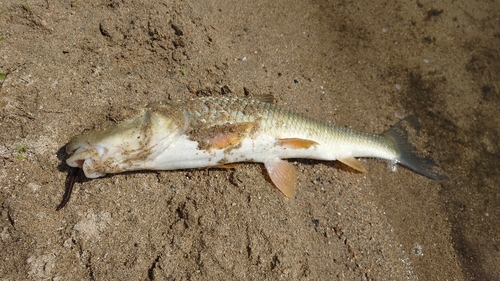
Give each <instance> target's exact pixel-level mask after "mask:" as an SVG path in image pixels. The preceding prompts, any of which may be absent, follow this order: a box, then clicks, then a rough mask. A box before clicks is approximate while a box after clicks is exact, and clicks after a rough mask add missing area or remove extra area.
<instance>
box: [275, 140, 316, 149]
mask: <svg viewBox="0 0 500 281" xmlns="http://www.w3.org/2000/svg"><path fill="white" fill-rule="evenodd" d="M317 144H318V143H317V142H315V141H313V140H306V139H299V138H288V139H278V140H277V141H276V145H279V146H281V147H284V148H290V149H301V148H309V147H311V146H315V145H317Z"/></svg>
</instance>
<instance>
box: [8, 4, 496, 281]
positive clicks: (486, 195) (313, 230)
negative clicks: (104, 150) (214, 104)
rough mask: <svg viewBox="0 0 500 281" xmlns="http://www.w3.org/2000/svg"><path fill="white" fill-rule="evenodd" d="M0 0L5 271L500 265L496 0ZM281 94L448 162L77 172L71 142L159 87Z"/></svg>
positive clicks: (344, 272)
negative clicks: (292, 186)
mask: <svg viewBox="0 0 500 281" xmlns="http://www.w3.org/2000/svg"><path fill="white" fill-rule="evenodd" d="M86 2H88V1H52V0H28V1H27V2H26V1H21V0H19V1H5V0H0V38H2V41H0V73H5V74H6V77H3V78H0V87H1V88H0V132H1V135H0V165H1V169H0V202H1V209H0V217H1V221H0V241H1V242H0V243H1V244H0V245H1V252H0V257H1V259H0V277H1V278H0V279H1V280H27V279H31V280H228V278H231V279H232V280H243V279H247V280H281V279H283V280H296V279H301V280H418V279H419V280H499V279H500V271H499V270H498V264H500V191H499V182H500V173H499V172H500V165H499V160H500V145H499V139H500V129H499V128H500V115H499V114H498V109H499V108H500V107H499V105H500V82H499V81H500V80H499V77H500V20H499V17H500V5H499V4H498V1H481V0H478V1H449V0H448V1H441V2H437V3H436V2H435V1H428V0H419V1H395V0H384V1H381V0H373V1H325V0H316V1H283V0H273V1H266V0H257V1H253V3H248V2H252V1H227V0H225V1H215V0H212V1H194V0H187V1H180V0H166V1H158V0H153V1H129V0H123V1H122V0H111V1H91V2H90V3H86ZM225 85H227V87H228V88H229V89H230V90H231V93H226V95H229V96H244V95H245V93H247V94H254V95H255V94H269V93H271V94H273V95H274V96H275V97H276V99H277V103H278V104H279V105H281V106H284V107H286V108H289V109H293V110H295V111H297V112H301V113H304V114H308V115H311V116H314V117H317V118H319V119H322V120H327V121H330V122H333V123H336V124H338V125H341V126H348V127H351V128H354V129H357V130H361V131H366V132H374V133H381V132H383V131H385V130H387V129H388V128H389V127H390V126H391V125H393V124H395V123H397V122H398V121H399V120H400V119H401V118H404V117H405V116H408V115H412V114H413V115H416V116H417V117H418V118H419V120H420V128H419V130H415V131H412V132H411V134H410V139H411V140H412V142H413V143H414V144H415V145H416V146H417V147H418V148H419V150H420V151H422V153H424V154H425V155H427V156H429V157H431V158H433V159H435V160H436V162H437V163H438V164H439V165H440V167H441V168H442V169H443V171H444V172H445V173H446V174H447V175H448V179H447V180H442V181H434V180H430V179H427V178H424V177H422V176H420V175H418V174H415V173H413V172H411V171H409V170H407V169H404V168H398V169H397V171H396V172H393V171H390V170H389V169H388V165H387V164H386V163H385V162H383V161H377V160H374V159H363V160H361V163H362V164H363V165H364V166H365V167H366V168H367V170H368V171H369V172H368V173H366V174H359V173H354V172H352V171H351V170H349V169H346V168H345V167H344V166H342V165H341V164H339V163H336V162H333V163H328V162H322V161H305V160H297V161H296V162H295V165H296V167H297V170H298V172H299V173H298V174H299V178H298V185H299V189H298V194H297V196H296V198H294V199H292V200H289V199H286V198H285V197H284V196H282V195H281V194H280V192H279V191H278V190H276V189H275V188H274V187H273V186H272V184H271V183H270V182H269V180H268V178H267V176H265V173H264V170H263V168H262V166H261V165H259V164H245V165H243V166H241V167H239V168H237V169H235V170H218V169H212V170H185V171H169V172H138V173H126V174H119V175H114V176H108V177H105V178H102V179H96V180H87V179H84V178H83V177H78V180H77V183H76V185H75V191H74V194H73V197H72V198H71V201H70V202H69V204H68V206H66V207H65V208H64V209H63V210H61V211H59V212H56V211H55V207H56V206H57V204H58V203H59V201H60V200H61V197H62V194H63V191H64V181H65V178H66V173H67V166H65V164H64V159H65V157H66V155H65V154H64V152H63V148H64V145H65V144H66V143H67V142H68V141H69V140H70V139H71V138H72V137H73V136H75V135H79V134H81V133H82V132H84V131H86V130H91V129H95V128H103V127H105V126H106V125H109V124H112V123H113V122H114V121H115V120H116V119H118V118H117V116H119V113H120V110H122V109H123V108H126V107H130V106H140V105H143V104H145V103H147V102H151V101H162V100H167V99H182V98H190V97H196V96H204V95H213V96H218V95H222V92H221V87H222V86H225Z"/></svg>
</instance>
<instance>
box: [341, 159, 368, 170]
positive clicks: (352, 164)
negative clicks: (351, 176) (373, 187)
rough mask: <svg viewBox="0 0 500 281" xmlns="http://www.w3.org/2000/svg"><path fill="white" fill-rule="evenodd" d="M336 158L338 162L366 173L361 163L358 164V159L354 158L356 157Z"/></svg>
mask: <svg viewBox="0 0 500 281" xmlns="http://www.w3.org/2000/svg"><path fill="white" fill-rule="evenodd" d="M337 160H339V161H340V162H342V163H344V164H345V165H347V166H349V167H351V168H353V169H354V170H357V171H360V172H362V173H366V170H365V168H363V166H361V164H359V162H358V160H356V158H354V157H352V156H351V157H346V158H342V159H337Z"/></svg>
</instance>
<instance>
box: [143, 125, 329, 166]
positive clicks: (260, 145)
mask: <svg viewBox="0 0 500 281" xmlns="http://www.w3.org/2000/svg"><path fill="white" fill-rule="evenodd" d="M321 150H322V149H321V147H320V146H313V147H309V148H307V149H306V148H304V149H289V148H284V147H282V146H279V145H276V138H274V137H272V136H270V135H267V134H261V135H259V136H257V137H254V138H245V139H243V140H242V141H241V143H240V144H238V145H236V146H235V147H233V148H224V149H210V150H203V149H199V146H198V142H195V141H192V140H190V139H189V138H188V137H187V136H186V135H182V136H180V137H179V139H177V140H176V141H174V142H173V143H172V144H171V145H170V146H169V147H168V148H167V149H165V151H163V152H162V153H160V154H159V155H158V156H157V157H155V158H153V159H148V160H146V163H145V168H146V169H151V170H176V169H189V168H202V167H210V166H221V165H224V164H227V163H237V162H260V163H264V162H266V161H267V160H269V159H275V158H280V159H287V158H314V159H324V160H335V159H330V158H332V156H331V155H330V156H327V155H326V154H325V153H324V152H323V153H321ZM325 157H326V158H328V159H326V158H325Z"/></svg>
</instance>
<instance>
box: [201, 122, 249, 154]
mask: <svg viewBox="0 0 500 281" xmlns="http://www.w3.org/2000/svg"><path fill="white" fill-rule="evenodd" d="M253 125H254V123H253V122H244V123H238V124H229V123H226V124H223V125H216V126H212V127H209V128H200V129H199V130H197V131H196V139H197V140H198V149H203V150H212V149H231V148H234V147H236V146H237V145H239V144H240V143H241V141H242V140H243V139H244V138H246V137H248V135H249V133H250V131H251V130H252V128H253ZM226 152H229V151H226Z"/></svg>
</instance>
